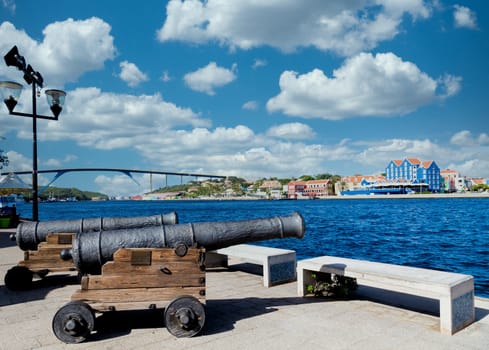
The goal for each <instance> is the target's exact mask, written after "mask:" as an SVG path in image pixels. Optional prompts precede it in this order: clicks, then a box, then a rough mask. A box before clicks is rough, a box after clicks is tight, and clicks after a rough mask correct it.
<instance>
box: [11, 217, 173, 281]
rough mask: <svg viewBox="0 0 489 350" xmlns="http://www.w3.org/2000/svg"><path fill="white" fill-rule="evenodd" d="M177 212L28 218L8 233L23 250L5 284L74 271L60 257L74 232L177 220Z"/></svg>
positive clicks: (168, 222)
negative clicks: (33, 219)
mask: <svg viewBox="0 0 489 350" xmlns="http://www.w3.org/2000/svg"><path fill="white" fill-rule="evenodd" d="M177 223H178V216H177V213H175V212H171V213H167V214H158V215H153V216H138V217H106V218H84V219H78V220H56V221H44V222H37V221H35V222H34V221H28V222H22V223H20V224H19V225H18V226H17V230H16V233H15V234H12V235H11V236H10V239H11V240H16V241H17V245H18V246H19V248H20V249H22V250H23V251H24V260H22V261H20V262H19V263H18V264H17V265H16V266H14V267H12V268H11V269H9V270H8V271H7V273H6V275H5V279H4V281H5V286H6V287H7V288H9V289H11V290H23V289H28V288H29V287H30V286H31V284H32V279H33V277H34V275H36V276H38V277H40V278H44V277H45V276H46V275H47V274H48V273H50V272H66V271H68V272H69V271H76V267H75V266H74V265H73V262H72V261H71V259H62V258H60V253H61V251H63V250H66V249H70V248H71V244H72V240H73V237H74V235H75V233H90V234H91V232H93V231H101V230H115V229H121V228H126V229H129V228H135V227H139V228H141V227H148V226H157V225H159V226H161V225H170V224H177Z"/></svg>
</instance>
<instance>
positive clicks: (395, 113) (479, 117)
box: [0, 0, 489, 195]
mask: <svg viewBox="0 0 489 350" xmlns="http://www.w3.org/2000/svg"><path fill="white" fill-rule="evenodd" d="M0 11H1V12H0V14H1V15H0V53H1V54H2V56H3V55H5V54H6V53H7V52H8V51H9V50H10V49H11V47H12V46H13V45H17V46H18V48H19V51H20V53H21V55H23V56H25V58H26V61H27V62H28V63H30V64H31V65H32V66H33V67H34V69H35V70H37V71H39V72H41V74H42V75H43V77H44V81H45V86H44V88H45V89H46V88H58V89H63V90H65V91H66V92H67V97H66V105H65V108H64V109H63V112H62V113H61V115H60V118H59V121H46V120H40V121H39V122H38V159H39V169H53V168H78V167H80V168H83V167H109V168H129V169H141V170H159V171H172V172H194V173H195V172H197V173H206V174H220V175H233V176H239V177H243V178H247V179H258V178H263V177H279V178H285V177H299V176H301V175H304V174H309V175H316V174H321V173H332V174H339V175H353V174H365V175H370V174H376V173H380V172H383V171H384V168H385V166H386V165H387V163H388V162H389V160H391V159H403V158H406V157H417V158H420V159H421V160H435V161H436V162H437V164H438V166H439V167H440V168H442V169H445V168H451V169H456V170H458V171H459V172H460V173H461V174H462V175H465V176H471V177H486V178H487V177H489V127H488V122H487V111H488V110H489V98H488V96H489V95H488V92H489V88H488V83H487V78H488V77H489V64H488V62H489V39H488V38H489V37H488V35H487V31H488V20H489V3H487V2H486V1H475V0H474V1H462V0H460V1H445V0H433V1H422V0H409V1H406V0H375V1H374V0H354V1H343V0H334V1H333V0H331V1H313V0H307V1H293V0H280V1H251V0H249V1H248V0H247V1H245V0H243V1H239V2H237V1H218V0H207V1H198V0H189V1H161V0H160V1H156V0H146V1H145V2H144V6H140V3H139V2H132V1H128V2H123V3H121V2H120V1H92V0H86V1H57V2H56V3H50V2H39V1H28V0H2V2H1V8H0ZM0 80H15V81H18V82H22V83H23V81H22V80H23V79H22V75H21V73H20V72H19V71H17V70H15V69H14V68H12V67H7V66H6V65H5V64H0ZM41 94H42V95H43V96H42V98H40V99H39V100H38V111H39V112H40V113H43V114H50V111H49V110H48V108H47V104H46V102H45V98H44V93H43V92H42V93H41ZM30 95H31V94H30V90H29V88H28V87H25V90H24V92H23V94H22V96H21V100H20V103H19V105H18V106H17V107H16V111H24V112H30V111H31V101H30V97H31V96H30ZM31 125H32V121H31V120H30V119H29V118H21V117H15V116H10V115H8V112H7V109H6V107H5V106H3V107H2V108H0V136H1V137H0V149H3V150H4V151H6V152H7V155H8V157H9V159H10V165H9V167H8V168H7V169H3V171H5V170H7V171H16V170H30V169H31V167H32V128H31ZM51 178H52V176H51V175H48V174H43V175H42V176H41V177H40V183H41V184H42V183H46V182H47V181H49V180H50V179H51ZM135 178H136V180H137V181H138V182H139V184H140V185H137V184H136V183H134V182H133V181H132V180H130V179H129V178H127V177H125V176H124V175H121V174H118V173H81V174H66V175H64V176H63V177H61V178H60V179H59V180H57V181H56V182H55V183H54V185H55V186H63V187H78V188H81V189H84V190H96V191H102V192H104V193H108V194H112V195H129V194H137V193H143V192H145V191H147V190H149V180H148V176H147V175H135ZM25 180H26V181H30V179H29V177H28V176H27V177H26V178H25ZM179 182H180V178H173V179H169V180H168V183H169V184H172V183H179ZM164 184H165V179H164V177H153V187H158V186H163V185H164Z"/></svg>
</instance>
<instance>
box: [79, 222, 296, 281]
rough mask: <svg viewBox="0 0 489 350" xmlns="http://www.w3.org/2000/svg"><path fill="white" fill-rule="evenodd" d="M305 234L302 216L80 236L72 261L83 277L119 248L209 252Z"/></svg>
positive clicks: (98, 269) (106, 232) (94, 233)
mask: <svg viewBox="0 0 489 350" xmlns="http://www.w3.org/2000/svg"><path fill="white" fill-rule="evenodd" d="M304 233H305V224H304V219H303V218H302V216H301V215H300V214H299V213H293V214H291V215H288V216H276V217H271V218H265V219H254V220H244V221H229V222H202V223H191V224H178V225H160V226H148V227H142V228H135V229H119V230H109V231H99V232H92V233H91V234H89V235H80V234H77V235H76V236H75V239H74V240H73V246H72V249H71V257H72V258H73V262H74V264H75V266H76V267H77V268H78V270H79V271H80V272H81V273H92V274H98V273H100V271H101V267H102V265H103V264H104V263H105V262H107V261H111V260H113V254H114V253H115V252H116V251H117V250H118V249H119V248H166V247H168V248H176V247H179V246H180V247H181V246H182V245H184V246H185V247H202V248H205V249H207V250H215V249H219V248H225V247H229V246H232V245H236V244H242V243H249V242H256V241H262V240H268V239H273V238H287V237H297V238H302V237H303V236H304Z"/></svg>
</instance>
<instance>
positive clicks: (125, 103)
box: [2, 88, 210, 150]
mask: <svg viewBox="0 0 489 350" xmlns="http://www.w3.org/2000/svg"><path fill="white" fill-rule="evenodd" d="M67 95H68V96H69V101H70V102H69V103H67V104H66V106H65V108H64V109H63V112H62V114H61V116H60V118H62V122H47V123H39V124H38V128H39V130H40V131H39V135H40V136H41V137H42V139H43V140H72V141H75V142H77V143H78V144H80V145H82V146H85V147H91V148H97V149H107V150H109V149H116V148H123V147H133V146H134V145H137V144H140V143H142V144H144V143H145V142H144V139H146V138H147V137H154V138H160V137H162V136H161V135H164V134H165V131H166V130H169V129H172V128H175V127H189V126H190V127H202V126H209V125H210V122H209V121H208V120H205V119H202V118H200V116H199V115H198V114H196V113H195V112H193V111H192V110H191V109H189V108H182V107H178V106H176V105H175V104H173V103H170V102H166V101H164V100H163V98H162V97H161V95H159V94H154V95H129V94H113V93H105V92H102V91H101V90H100V89H98V88H78V89H75V90H72V91H68V92H67ZM25 103H27V104H28V103H29V101H28V96H27V95H26V96H21V104H25ZM42 108H45V109H47V106H42ZM39 113H41V114H46V115H49V111H48V110H43V109H41V110H39ZM23 119H24V118H8V119H7V120H9V121H10V122H9V124H8V126H7V125H6V131H8V130H18V134H17V136H18V137H21V138H25V139H29V138H32V134H31V133H30V132H29V127H24V126H25V125H24V124H20V123H23V122H24V120H23ZM19 125H22V127H19ZM26 125H28V124H26ZM2 127H3V125H2Z"/></svg>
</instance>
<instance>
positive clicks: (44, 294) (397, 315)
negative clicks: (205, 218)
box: [0, 229, 489, 350]
mask: <svg viewBox="0 0 489 350" xmlns="http://www.w3.org/2000/svg"><path fill="white" fill-rule="evenodd" d="M6 231H7V230H3V229H2V230H0V278H1V280H0V349H2V350H3V349H5V350H15V349H147V350H150V349H199V350H206V349H212V350H219V349H223V350H224V349H226V350H229V349H233V350H235V349H271V350H273V349H281V350H283V349H305V348H309V349H315V348H319V349H356V348H357V349H375V350H381V349H389V350H391V349H416V350H420V349H430V350H431V349H443V350H446V349H457V350H458V349H464V350H465V349H469V350H475V349H480V350H487V349H489V300H488V299H480V298H477V299H476V307H477V308H476V322H475V323H474V324H472V325H471V326H469V327H467V328H466V329H464V330H462V331H461V332H458V333H456V334H455V335H454V336H447V335H443V334H441V333H439V331H438V324H439V320H438V318H437V317H436V316H433V315H429V314H425V313H419V312H414V311H410V310H406V309H402V308H396V307H393V306H389V305H386V304H380V303H375V302H372V301H369V300H351V301H328V300H320V299H316V298H300V297H297V291H296V284H295V283H288V284H284V285H280V286H275V287H272V288H264V287H263V285H262V281H261V277H260V276H258V275H256V274H251V273H247V272H243V271H239V270H236V269H231V270H226V269H216V270H212V271H209V272H208V273H207V305H206V324H205V327H204V330H203V331H202V333H201V334H200V335H199V336H196V337H194V338H175V337H173V336H172V335H170V333H168V332H167V330H166V329H165V327H164V325H163V321H162V319H163V317H162V314H161V312H158V311H150V310H145V311H137V312H134V311H133V312H119V313H116V315H117V316H116V317H109V316H108V314H106V315H103V316H100V317H99V318H98V322H99V329H100V330H99V331H98V332H97V333H96V334H93V336H92V337H90V338H89V339H88V340H87V341H86V342H84V343H81V344H64V343H62V342H60V341H59V340H58V339H57V338H56V337H55V335H54V334H53V332H52V330H51V322H52V318H53V316H54V314H55V313H56V311H57V310H58V309H59V308H60V307H61V306H63V305H64V304H65V303H66V302H67V301H68V300H69V298H70V296H71V294H72V293H73V292H74V291H75V290H76V289H78V288H79V287H78V286H77V284H76V278H75V277H74V276H73V275H63V274H53V275H48V276H47V277H46V278H45V279H44V280H37V281H34V288H33V289H32V290H29V291H25V292H11V291H9V290H8V289H7V288H5V286H4V282H3V280H4V276H5V273H6V271H7V270H8V269H9V268H11V267H12V266H14V265H15V264H16V263H17V262H18V261H19V260H21V259H22V257H23V252H22V251H21V250H20V249H19V248H18V247H17V246H16V245H15V242H11V241H9V240H8V233H7V232H6ZM241 267H243V266H241Z"/></svg>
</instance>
